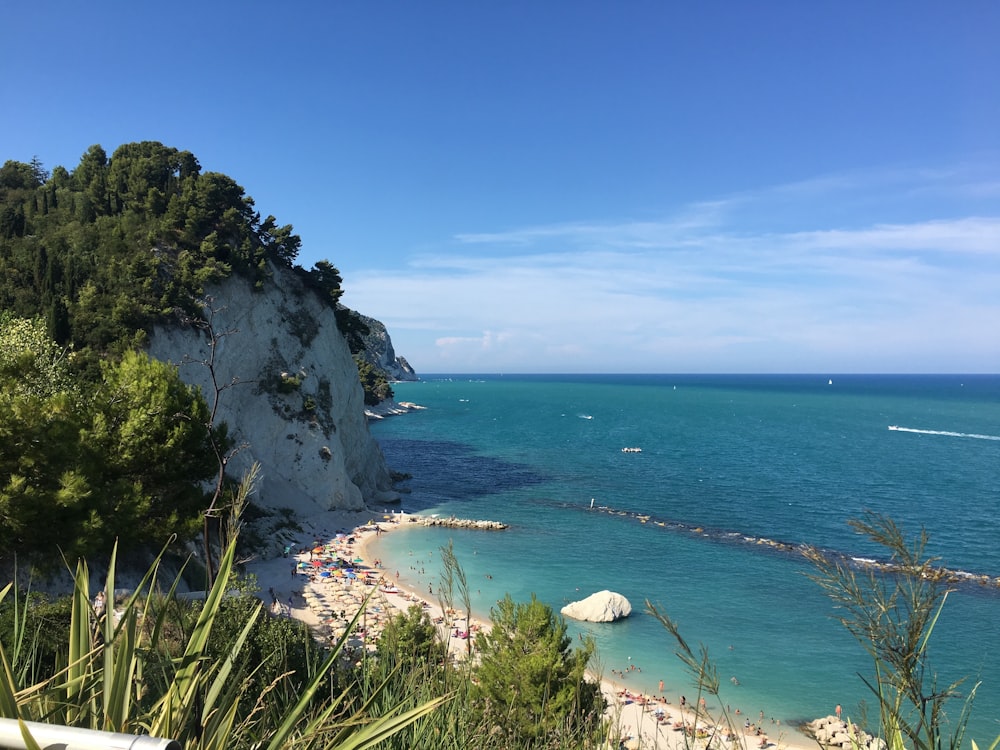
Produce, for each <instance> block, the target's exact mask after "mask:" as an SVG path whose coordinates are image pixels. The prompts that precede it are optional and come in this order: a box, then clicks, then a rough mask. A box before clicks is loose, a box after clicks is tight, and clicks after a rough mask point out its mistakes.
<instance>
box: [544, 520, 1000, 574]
mask: <svg viewBox="0 0 1000 750" xmlns="http://www.w3.org/2000/svg"><path fill="white" fill-rule="evenodd" d="M564 507H567V508H572V509H574V510H588V506H586V505H570V504H566V505H565V506H564ZM589 512H593V513H606V514H607V515H610V516H621V517H623V518H627V519H630V520H632V521H637V522H639V523H640V524H648V525H650V526H654V527H659V528H662V529H665V530H667V531H675V532H684V533H690V534H696V535H698V536H701V537H705V538H706V539H711V540H713V541H716V542H723V543H729V544H748V545H755V546H758V547H763V548H765V549H768V550H773V551H775V552H782V553H788V554H791V555H802V556H809V555H811V554H819V555H821V556H823V557H827V558H830V559H833V560H837V561H840V562H841V563H842V564H844V565H846V566H848V567H851V568H857V569H861V570H872V571H876V572H878V573H884V574H901V573H911V574H912V573H914V572H916V573H917V575H919V576H920V577H921V578H924V579H925V580H928V581H935V582H937V583H945V584H949V585H955V586H959V585H978V586H984V587H987V588H993V589H997V590H1000V576H998V575H993V574H989V573H976V572H970V571H966V570H955V569H953V568H946V567H940V566H934V567H932V566H927V567H924V568H921V569H920V570H918V571H907V570H904V569H903V568H901V567H899V566H898V565H896V564H894V563H893V562H891V561H885V560H874V559H871V558H866V557H858V556H854V555H848V554H845V553H843V552H838V551H835V550H825V549H817V548H814V547H811V546H810V545H808V544H801V543H800V544H796V543H792V542H785V541H782V540H780V539H769V538H767V537H760V536H753V535H751V534H744V533H742V532H740V531H732V530H727V529H718V528H710V527H708V526H701V525H699V524H694V523H690V522H685V521H678V520H674V519H669V518H656V517H654V516H651V515H649V514H647V513H639V512H637V511H633V510H626V509H622V508H612V507H609V506H607V505H596V504H595V502H594V500H591V501H590V506H589Z"/></svg>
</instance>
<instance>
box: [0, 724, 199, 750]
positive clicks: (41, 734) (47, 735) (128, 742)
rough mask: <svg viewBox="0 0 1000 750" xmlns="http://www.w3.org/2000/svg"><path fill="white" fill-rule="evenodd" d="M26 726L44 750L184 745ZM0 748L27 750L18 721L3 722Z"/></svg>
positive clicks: (169, 749)
mask: <svg viewBox="0 0 1000 750" xmlns="http://www.w3.org/2000/svg"><path fill="white" fill-rule="evenodd" d="M24 725H25V727H27V729H28V732H29V733H30V734H31V737H32V739H34V741H35V742H37V743H38V744H39V745H41V747H42V749H43V750H46V749H50V750H181V743H179V742H178V741H177V740H165V739H161V738H159V737H150V736H149V735H147V734H118V733H117V732H99V731H97V730H96V729H78V728H76V727H64V726H62V725H59V724H42V723H39V722H37V721H26V722H24ZM0 747H6V748H12V749H13V750H27V747H28V745H27V743H26V742H25V741H24V736H23V735H22V734H21V727H20V726H19V725H18V722H17V719H0Z"/></svg>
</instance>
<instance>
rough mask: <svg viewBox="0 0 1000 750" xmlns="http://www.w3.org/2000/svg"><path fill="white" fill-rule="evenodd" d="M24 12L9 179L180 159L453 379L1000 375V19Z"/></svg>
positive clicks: (976, 9) (361, 8)
mask: <svg viewBox="0 0 1000 750" xmlns="http://www.w3.org/2000/svg"><path fill="white" fill-rule="evenodd" d="M282 5H284V6H287V7H279V4H278V3H256V2H239V3H236V2H211V1H209V2H205V1H202V2H198V3H191V2H184V1H182V2H175V3H169V4H164V3H158V4H151V3H134V2H128V3H126V2H120V3H119V2H114V3H110V2H97V3H89V4H82V3H71V2H53V3H46V4H36V3H17V4H15V5H14V6H12V7H10V8H7V9H6V10H5V12H4V17H5V20H4V26H5V30H6V33H5V34H4V40H3V44H0V74H2V75H0V79H2V80H0V94H2V100H3V101H4V102H5V106H4V110H5V114H4V115H3V117H0V146H2V153H0V159H3V160H6V159H17V160H20V161H29V160H30V159H31V158H32V157H33V156H35V155H37V156H38V157H39V158H40V159H41V160H42V161H43V163H44V164H45V165H46V167H48V168H50V169H51V168H52V167H53V166H55V165H63V166H66V167H67V168H69V169H72V168H73V167H75V166H76V164H77V163H78V162H79V159H80V156H81V155H82V154H83V153H84V152H85V151H86V150H87V148H88V147H89V146H90V145H92V144H95V143H99V144H101V145H102V146H103V147H104V148H105V149H106V150H107V151H108V153H109V154H110V153H111V152H113V151H114V149H115V148H117V147H118V146H119V145H121V144H122V143H127V142H131V141H140V140H158V141H162V142H163V143H165V144H167V145H169V146H174V147H177V148H180V149H187V150H190V151H192V152H193V153H194V154H195V155H196V156H197V157H198V159H199V161H200V162H201V164H202V168H203V169H204V170H213V171H220V172H225V173H226V174H229V175H230V176H232V177H233V178H234V179H236V180H237V182H239V183H240V184H241V185H243V186H244V188H245V189H246V191H247V193H248V194H249V195H251V196H253V198H254V199H255V201H256V203H257V208H258V209H259V210H260V211H261V213H262V214H264V215H266V214H274V215H275V216H276V217H277V218H278V220H279V222H280V223H291V224H292V225H294V227H295V229H296V231H297V232H298V233H299V234H300V235H301V237H302V240H303V247H302V252H301V254H300V256H299V261H300V263H301V264H302V265H304V266H306V267H310V266H311V265H312V264H313V263H314V262H316V261H317V260H320V259H324V258H325V259H328V260H330V261H331V262H332V263H334V265H336V266H337V267H338V268H339V269H340V271H341V273H342V275H343V277H344V286H345V289H346V293H345V297H344V300H345V302H346V303H347V304H348V305H349V306H351V307H354V308H355V309H357V310H360V311H361V312H363V313H365V314H367V315H371V316H373V317H376V318H378V319H380V320H382V321H383V322H384V323H385V324H386V325H387V326H388V328H389V332H390V335H391V336H392V339H393V343H394V345H395V347H396V350H397V352H398V353H399V354H401V355H403V356H405V357H406V358H407V359H408V360H409V361H410V363H411V364H412V365H413V366H414V367H415V368H416V369H417V371H418V373H432V372H455V373H460V372H508V373H513V372H720V373H725V372H817V373H841V372H994V373H995V372H1000V333H998V332H1000V85H998V83H997V80H998V75H997V74H998V71H1000V45H998V44H997V43H996V40H997V39H998V38H1000V3H996V2H977V1H976V0H971V1H970V2H962V3H940V2H933V3H932V2H922V1H920V0H917V1H916V2H879V3H842V2H800V1H799V0H796V1H795V2H768V1H766V0H764V1H762V2H729V1H727V2H721V1H716V2H712V1H711V0H709V1H707V2H697V3H694V2H691V3H688V2H673V3H670V2H641V1H637V2H612V1H611V0H608V1H607V2H587V0H580V1H575V2H556V1H553V2H517V1H514V2H504V3H480V2H423V3H421V2H412V0H411V1H408V2H401V1H399V2H332V1H328V2H300V3H286V4H282Z"/></svg>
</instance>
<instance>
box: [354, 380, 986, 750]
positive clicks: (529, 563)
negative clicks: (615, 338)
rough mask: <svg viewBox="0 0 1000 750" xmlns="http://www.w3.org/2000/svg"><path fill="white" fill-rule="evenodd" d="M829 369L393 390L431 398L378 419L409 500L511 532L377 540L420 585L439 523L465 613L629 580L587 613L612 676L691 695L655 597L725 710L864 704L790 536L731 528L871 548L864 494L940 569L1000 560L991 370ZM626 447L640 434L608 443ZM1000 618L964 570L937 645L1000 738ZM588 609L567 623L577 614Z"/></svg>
mask: <svg viewBox="0 0 1000 750" xmlns="http://www.w3.org/2000/svg"><path fill="white" fill-rule="evenodd" d="M827 380H828V379H827V378H826V377H823V378H819V377H816V376H744V377H740V376H703V377H698V376H565V377H559V376H519V377H510V376H507V377H493V378H474V379H470V378H467V377H463V378H437V377H427V378H425V379H424V381H422V382H419V383H401V384H397V385H396V386H395V389H396V398H397V400H400V401H414V402H417V403H419V404H422V405H424V406H426V407H428V408H427V409H426V410H425V411H419V412H414V413H412V414H409V415H406V416H400V417H393V418H390V419H387V420H385V421H383V422H380V423H378V424H376V425H374V426H373V432H374V434H375V436H376V438H377V439H378V440H379V442H380V443H381V444H382V446H383V450H384V451H385V454H386V458H387V460H388V463H389V465H390V466H391V467H392V468H393V469H396V470H399V471H405V472H409V473H410V474H412V475H413V478H412V480H410V481H409V482H408V483H407V484H408V486H409V488H410V490H411V492H410V493H409V494H408V495H406V496H405V498H404V501H403V504H402V507H403V509H405V510H407V511H414V512H428V513H430V512H440V513H444V514H453V515H456V516H460V517H471V518H490V519H497V520H502V521H505V522H507V523H509V524H511V528H510V529H509V530H507V531H505V532H494V533H490V532H463V533H457V532H454V531H447V530H438V529H416V530H407V531H405V532H401V533H394V534H388V535H384V536H383V537H382V539H381V541H380V542H379V543H378V544H379V548H378V555H379V556H381V557H382V558H383V559H384V560H386V561H387V564H389V565H390V566H393V567H396V568H398V569H399V570H400V574H401V576H403V577H405V578H407V579H408V580H409V582H410V583H412V584H414V585H417V586H419V587H420V588H421V590H424V589H426V588H427V586H428V585H431V586H433V585H435V584H437V583H438V578H439V568H438V566H437V560H438V558H439V556H440V552H439V550H440V547H441V546H443V545H446V544H448V543H449V542H452V543H453V544H454V546H455V551H456V554H457V555H458V558H459V561H460V562H461V564H462V566H463V568H464V569H465V571H466V573H467V575H468V579H469V581H470V588H471V589H472V593H473V597H474V605H473V608H474V615H475V614H477V612H476V610H478V614H479V615H482V616H485V615H486V614H487V613H488V610H489V607H490V606H491V605H492V604H493V603H495V602H496V600H497V599H499V598H501V597H502V596H503V595H504V593H507V592H509V593H510V594H511V595H512V596H514V598H515V599H527V598H528V597H529V596H530V594H531V593H532V592H534V593H535V594H537V595H538V596H539V598H541V599H542V600H543V601H546V602H548V603H549V604H551V605H552V606H553V607H556V608H559V607H561V606H562V605H563V604H564V603H566V602H568V601H572V600H575V599H579V598H582V597H583V596H586V595H588V594H590V593H592V592H594V591H598V590H601V589H604V588H609V589H612V590H615V591H619V592H620V593H622V594H624V595H625V596H626V597H628V598H629V600H630V601H631V602H632V604H633V607H634V610H635V611H634V614H633V616H632V617H630V618H629V619H627V620H625V621H622V622H619V623H614V624H611V625H594V624H587V625H582V627H585V628H586V629H587V631H588V632H590V633H592V634H593V635H594V637H595V638H596V639H597V642H598V646H599V649H600V655H601V663H602V665H603V668H604V672H605V673H606V674H610V672H611V670H619V669H625V670H627V669H628V667H629V665H630V664H634V665H636V666H637V667H639V668H641V670H642V671H641V672H638V671H633V672H627V673H626V674H627V677H626V678H625V679H626V682H627V683H628V684H630V686H633V687H636V688H640V689H644V690H646V691H650V692H653V691H655V690H656V688H657V683H658V681H659V680H660V679H663V680H664V682H665V683H666V689H667V691H669V692H671V693H673V694H675V695H676V694H681V693H685V692H688V693H690V692H691V687H690V681H689V680H688V678H687V677H686V676H685V675H684V674H683V672H682V670H681V667H680V664H679V662H678V660H677V658H676V656H675V655H674V651H675V648H674V644H673V643H672V642H671V641H670V640H669V637H668V635H667V634H666V633H665V632H664V631H663V629H662V628H661V626H660V625H659V624H658V623H657V622H656V621H655V620H654V618H653V617H651V616H650V615H648V614H646V613H644V611H643V610H644V605H643V602H644V601H645V600H647V599H648V600H651V601H652V602H654V603H656V604H658V605H661V606H662V608H663V609H664V610H665V611H666V612H667V613H668V614H669V615H670V616H671V617H672V618H673V619H675V620H676V621H678V622H679V624H680V626H681V629H682V632H683V633H684V634H685V637H686V638H687V639H688V640H689V641H690V642H692V643H693V644H697V643H703V644H705V646H706V647H707V648H708V649H709V652H710V654H711V656H712V658H713V660H714V661H715V662H716V663H717V665H718V668H719V672H720V676H721V677H722V680H723V696H722V697H723V700H725V701H726V702H727V703H728V704H729V705H730V706H731V707H732V708H734V709H735V708H737V707H739V708H740V709H741V710H742V711H743V712H744V713H747V714H749V715H753V716H756V715H757V714H758V712H759V711H764V712H765V714H766V715H767V716H769V717H770V716H774V717H775V718H776V719H780V720H781V721H783V722H794V721H799V720H803V719H811V718H814V717H816V716H820V715H826V714H828V713H830V712H831V711H832V709H833V707H834V706H835V705H836V704H838V703H839V704H842V705H843V706H844V707H845V709H847V710H850V709H852V708H853V707H855V706H857V704H858V702H859V701H861V700H868V696H867V695H866V688H865V687H864V685H863V683H862V681H861V679H860V678H859V677H858V674H859V673H860V674H864V675H868V674H870V673H871V666H870V664H869V663H868V661H867V659H866V657H865V656H864V652H863V651H862V649H861V647H860V646H859V645H858V644H857V643H856V642H854V641H853V640H852V639H851V637H850V636H849V635H847V634H846V633H845V632H844V630H843V629H842V628H841V627H840V626H839V625H838V624H837V623H836V622H834V620H833V617H832V616H833V615H834V614H835V613H834V611H833V610H832V607H831V605H830V604H829V602H828V600H826V599H825V598H824V597H823V595H822V593H821V592H820V591H819V590H818V588H817V587H816V585H815V584H814V583H812V582H811V581H810V580H809V579H808V578H807V576H806V573H807V572H808V571H809V569H808V566H807V565H806V563H805V562H804V561H803V559H802V557H801V556H800V555H799V554H797V553H794V552H786V551H778V550H775V549H773V548H771V547H767V546H764V545H760V544H750V543H747V542H745V541H744V539H745V537H766V538H768V539H772V540H778V541H780V542H783V543H787V544H789V545H792V546H795V545H800V544H810V545H815V546H819V547H822V548H827V549H831V550H836V551H839V552H843V553H845V554H849V555H855V556H864V557H869V556H877V554H878V552H879V550H878V548H877V547H875V546H874V545H872V544H870V543H868V542H867V541H866V540H864V539H862V538H860V537H858V536H857V535H856V534H855V533H854V532H853V531H852V530H851V529H850V528H849V526H848V525H847V520H848V519H850V518H857V517H859V516H860V515H861V513H862V512H863V511H864V510H865V509H873V510H876V511H878V512H882V513H886V514H888V515H890V516H891V517H893V518H894V519H895V520H896V521H897V522H899V523H900V524H901V525H903V526H904V527H905V528H906V529H908V530H910V531H913V532H915V531H916V530H918V529H919V528H920V527H921V526H924V527H926V528H927V529H928V530H929V531H930V533H931V550H930V551H931V553H932V554H936V555H938V556H940V557H941V558H942V563H943V564H945V565H946V566H947V567H949V568H955V569H962V570H968V571H973V572H982V573H989V574H991V575H994V576H998V575H1000V550H998V545H997V540H998V539H1000V517H998V513H997V509H998V508H997V499H998V492H997V490H998V476H997V467H998V466H1000V461H998V459H1000V378H995V377H985V376H973V377H969V376H962V377H958V376H907V377H898V376H833V383H832V384H830V383H828V382H827ZM890 424H891V425H898V426H900V427H904V428H907V429H914V430H920V432H906V431H890V430H888V429H887V427H888V425H890ZM936 433H951V434H936ZM632 446H639V447H641V448H642V452H641V453H623V452H622V451H621V449H622V448H623V447H632ZM592 500H593V503H594V507H595V510H591V501H592ZM601 507H604V508H611V509H614V511H615V512H607V511H601V510H597V509H599V508H601ZM639 515H648V516H649V520H647V521H646V522H645V523H643V522H642V521H641V520H640V519H639V518H638V517H637V516H639ZM659 524H662V525H659ZM696 529H698V530H700V531H696ZM998 614H1000V591H997V590H995V589H994V590H983V589H980V588H975V587H963V588H962V589H960V590H958V591H956V592H955V593H954V594H952V595H951V598H950V599H949V603H948V607H947V609H946V611H945V615H944V618H943V622H942V623H941V625H940V626H939V632H940V633H941V636H942V637H939V638H936V639H935V640H934V641H933V642H932V659H933V662H934V663H935V664H937V665H938V668H939V670H940V671H941V672H942V674H941V677H940V680H939V681H940V682H944V681H946V680H947V681H950V680H951V679H953V678H956V677H958V676H960V675H964V674H972V675H974V676H975V675H979V677H980V678H981V679H982V680H983V685H982V686H981V687H980V689H979V694H978V698H977V703H976V706H977V709H976V712H975V717H976V718H975V719H974V722H973V725H972V729H973V732H972V734H973V736H974V737H976V738H978V739H980V740H985V739H987V738H989V739H992V738H993V737H994V736H996V734H997V733H1000V723H998V721H997V719H998V717H1000V685H998V683H1000V647H998V645H997V641H998V639H997V628H996V625H995V623H996V622H997V615H998ZM580 627H581V625H579V624H572V625H571V628H572V629H573V632H574V633H575V632H576V629H578V628H580ZM629 657H631V659H630V658H629ZM730 677H736V678H737V679H738V681H739V685H734V684H732V683H731V682H730V681H729V678H730ZM958 708H959V707H958V706H957V705H956V706H955V707H954V708H953V711H954V712H956V713H957V711H958ZM980 744H981V745H982V742H980Z"/></svg>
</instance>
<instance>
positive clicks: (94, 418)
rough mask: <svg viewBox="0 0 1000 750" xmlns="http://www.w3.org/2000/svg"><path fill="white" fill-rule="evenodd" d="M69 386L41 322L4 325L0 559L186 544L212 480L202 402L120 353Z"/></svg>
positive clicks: (4, 319) (168, 371)
mask: <svg viewBox="0 0 1000 750" xmlns="http://www.w3.org/2000/svg"><path fill="white" fill-rule="evenodd" d="M98 373H99V374H98V379H97V380H96V381H94V380H91V379H90V378H79V377H77V378H74V377H73V372H72V368H71V365H70V362H69V361H68V359H67V358H66V357H65V356H63V350H62V349H61V348H60V347H59V346H58V345H56V344H55V343H54V342H52V341H51V340H50V339H49V338H48V337H47V334H46V332H45V330H44V326H43V324H42V323H41V322H40V321H38V320H37V319H36V320H35V321H31V320H25V319H22V318H11V317H9V316H6V315H2V316H0V549H3V550H4V552H5V553H6V554H8V555H9V554H10V553H12V552H13V553H18V552H20V553H33V552H41V553H45V554H46V555H48V558H47V559H46V558H41V559H39V558H36V562H37V563H38V564H42V565H44V564H45V563H46V561H48V562H49V563H50V564H51V565H60V564H61V561H60V560H59V559H58V557H57V550H62V551H63V552H64V553H68V554H69V555H70V557H71V558H72V557H75V556H76V555H80V554H95V553H97V552H99V551H105V550H108V549H110V547H111V544H112V543H113V542H114V540H115V539H116V538H121V539H122V540H123V547H124V548H132V547H135V546H140V545H146V544H150V543H152V544H153V545H154V546H159V544H161V543H162V541H163V540H164V539H165V538H166V537H167V536H169V535H171V534H177V535H179V536H180V537H181V538H182V539H188V538H190V537H191V535H192V534H193V532H194V531H195V529H196V528H197V519H198V517H199V512H200V511H201V510H202V509H203V508H204V506H205V502H206V501H205V496H204V493H203V492H202V491H201V490H200V489H199V487H198V482H200V481H203V480H207V479H210V478H211V477H212V475H213V473H214V471H215V467H216V465H217V464H216V461H215V455H214V454H213V452H212V449H211V441H212V439H213V438H214V439H215V440H216V441H217V442H218V443H222V444H224V443H225V432H224V430H216V431H214V433H213V431H212V430H211V429H210V428H209V414H208V407H207V406H206V404H205V401H204V399H203V398H202V397H201V395H200V393H199V392H197V391H196V390H195V389H193V388H191V387H189V386H187V385H185V384H184V383H183V382H181V380H180V377H179V376H178V374H177V371H176V369H175V368H173V367H170V366H169V365H166V364H164V363H162V362H158V361H156V360H152V359H150V358H149V357H147V356H146V355H145V354H143V353H141V352H136V351H126V352H125V353H124V354H123V355H122V356H121V357H119V358H114V359H111V358H109V359H105V360H102V361H100V363H99V368H98Z"/></svg>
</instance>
